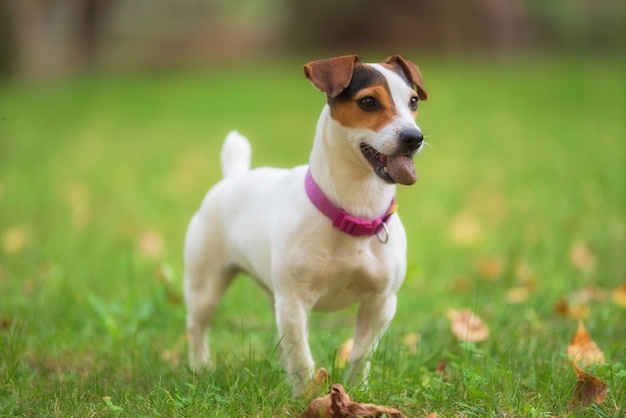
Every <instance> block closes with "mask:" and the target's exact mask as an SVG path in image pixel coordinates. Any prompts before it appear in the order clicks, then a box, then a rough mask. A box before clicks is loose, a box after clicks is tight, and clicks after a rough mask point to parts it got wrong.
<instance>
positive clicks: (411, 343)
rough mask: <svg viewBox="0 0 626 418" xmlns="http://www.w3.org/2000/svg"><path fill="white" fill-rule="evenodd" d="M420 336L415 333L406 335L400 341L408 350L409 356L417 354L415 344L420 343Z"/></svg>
mask: <svg viewBox="0 0 626 418" xmlns="http://www.w3.org/2000/svg"><path fill="white" fill-rule="evenodd" d="M420 338H422V337H421V335H419V334H418V333H417V332H412V333H410V334H407V335H405V336H404V338H403V339H402V343H403V344H404V345H405V346H406V347H407V348H408V349H409V353H410V354H413V355H415V354H417V343H418V342H419V341H420Z"/></svg>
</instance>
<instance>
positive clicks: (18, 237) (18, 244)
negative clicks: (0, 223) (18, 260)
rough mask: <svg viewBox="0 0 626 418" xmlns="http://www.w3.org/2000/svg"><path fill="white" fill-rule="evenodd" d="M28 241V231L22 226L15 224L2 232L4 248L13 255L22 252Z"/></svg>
mask: <svg viewBox="0 0 626 418" xmlns="http://www.w3.org/2000/svg"><path fill="white" fill-rule="evenodd" d="M27 243H28V233H27V232H26V229H24V228H23V227H21V226H15V227H13V228H11V229H8V230H6V231H4V233H3V234H2V249H3V250H4V252H5V253H7V254H9V255H12V254H17V253H19V252H21V251H22V250H23V249H24V247H26V244H27Z"/></svg>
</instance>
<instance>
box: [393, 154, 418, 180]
mask: <svg viewBox="0 0 626 418" xmlns="http://www.w3.org/2000/svg"><path fill="white" fill-rule="evenodd" d="M387 170H388V173H389V176H391V179H392V180H393V181H395V182H396V183H400V184H405V185H407V186H408V185H411V184H414V183H415V182H416V181H417V174H416V173H415V166H414V165H413V158H411V157H408V156H406V155H390V156H388V157H387Z"/></svg>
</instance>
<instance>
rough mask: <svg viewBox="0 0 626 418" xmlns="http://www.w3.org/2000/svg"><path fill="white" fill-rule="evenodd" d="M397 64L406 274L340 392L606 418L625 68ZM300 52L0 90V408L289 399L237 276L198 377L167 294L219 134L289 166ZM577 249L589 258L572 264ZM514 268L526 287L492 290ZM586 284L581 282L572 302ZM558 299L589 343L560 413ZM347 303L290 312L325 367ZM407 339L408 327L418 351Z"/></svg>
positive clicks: (211, 175)
mask: <svg viewBox="0 0 626 418" xmlns="http://www.w3.org/2000/svg"><path fill="white" fill-rule="evenodd" d="M416 61H417V62H418V64H419V65H420V67H421V69H422V72H423V75H424V80H425V83H426V87H427V89H428V90H429V93H430V95H431V99H430V100H429V101H428V102H424V103H421V105H420V116H419V118H418V123H419V124H420V126H421V127H422V128H423V131H424V133H425V134H426V136H427V141H428V143H429V144H430V145H431V146H430V147H429V148H427V149H426V151H425V152H424V153H423V154H421V155H420V156H418V157H417V161H416V166H417V170H418V175H419V179H418V183H417V184H416V185H415V186H413V187H410V188H405V187H403V188H400V189H399V191H398V201H399V203H400V214H401V216H402V218H403V221H404V223H405V226H406V229H407V233H408V239H409V253H408V265H409V268H408V273H407V277H406V281H405V283H404V285H403V287H402V288H401V290H400V293H399V306H398V313H397V316H396V319H395V320H394V322H393V324H392V326H391V328H390V331H389V332H388V334H387V335H386V337H385V338H384V340H383V341H382V342H381V347H380V349H379V350H378V352H377V353H375V354H374V359H373V360H374V366H373V368H372V376H371V379H370V385H369V387H367V388H364V387H355V388H348V389H349V391H350V393H351V396H352V397H353V398H355V399H357V400H360V401H366V402H373V403H378V404H384V405H388V406H393V407H396V408H399V409H401V410H402V411H403V412H404V413H405V414H406V415H407V416H424V415H425V414H426V413H428V412H433V411H436V412H438V413H439V414H440V415H442V416H459V415H460V416H484V415H492V416H562V415H565V414H568V413H572V414H578V413H581V414H587V415H589V416H623V415H624V414H625V413H626V410H625V407H624V405H626V389H625V388H626V340H625V339H624V336H625V335H626V309H624V308H622V307H620V306H618V305H617V304H615V303H613V302H612V300H611V293H610V292H612V291H613V290H614V289H616V288H617V287H618V286H619V285H620V284H621V283H623V282H624V281H626V263H625V261H624V256H625V255H626V187H625V186H626V169H625V167H626V145H624V139H625V138H626V119H625V117H624V115H625V114H626V87H625V83H626V81H625V79H624V68H625V66H624V64H625V62H624V61H618V60H615V59H602V58H598V57H594V58H593V59H592V58H587V57H578V58H576V59H574V58H561V59H556V58H551V59H547V58H536V57H534V58H532V59H531V58H529V57H526V58H524V59H519V60H515V61H504V62H502V61H496V60H484V61H470V62H468V61H464V60H460V59H459V60H446V61H444V60H439V59H430V58H426V59H422V60H416ZM300 65H301V63H300V62H295V61H294V62H283V63H279V64H275V65H274V64H263V63H255V64H254V65H252V64H251V65H249V66H241V67H235V68H220V69H209V70H207V71H195V72H187V73H160V74H147V75H93V76H90V77H85V78H81V79H76V80H72V81H70V82H67V83H65V84H63V85H48V86H38V87H36V86H29V85H24V84H19V83H13V84H8V85H4V86H2V87H1V90H0V91H1V93H0V239H1V241H0V244H1V245H0V415H2V416H63V417H66V416H76V417H79V416H80V417H82V416H118V415H119V416H196V415H207V416H225V417H226V416H229V417H230V416H297V414H298V413H299V412H300V411H301V410H303V409H304V407H305V406H306V405H307V403H308V399H292V398H291V396H290V388H289V386H288V384H287V383H286V381H285V379H284V376H283V374H282V372H281V369H280V364H279V360H278V358H277V355H276V335H275V327H274V322H273V318H272V315H271V311H270V308H269V302H268V301H267V298H266V297H265V296H264V294H263V292H262V291H261V290H259V289H257V287H256V286H255V285H254V284H253V283H251V281H250V280H247V279H245V278H241V279H240V280H238V281H237V282H236V283H235V285H234V286H233V288H232V289H231V290H230V291H229V293H228V294H227V295H226V297H225V299H224V301H223V304H222V305H221V307H220V310H219V312H218V315H217V318H216V321H215V327H214V332H213V333H212V349H213V356H214V360H215V361H216V369H215V371H214V372H213V373H210V374H209V373H207V374H202V375H194V374H192V373H191V372H189V371H188V370H187V368H186V344H185V340H184V315H185V312H184V306H183V304H182V301H181V281H182V274H183V272H182V260H181V259H182V242H183V237H184V232H185V228H186V225H187V222H188V220H189V218H190V217H191V215H192V213H193V212H194V211H195V209H196V208H197V206H198V205H199V203H200V201H201V199H202V197H203V195H204V193H205V192H206V190H207V189H208V188H209V187H210V186H211V184H213V183H214V182H215V181H217V180H218V179H219V176H220V169H219V163H218V153H219V149H220V146H221V142H222V140H223V138H224V137H225V135H226V133H227V132H228V131H229V130H231V129H238V130H240V131H241V132H242V133H243V134H245V135H247V136H248V137H249V138H250V139H251V141H252V143H253V148H254V157H253V164H254V165H255V166H259V165H275V166H292V165H296V164H301V163H305V162H306V161H307V159H308V155H309V151H310V147H311V141H312V135H313V132H314V127H315V122H316V120H317V116H318V113H319V110H320V108H321V106H322V103H323V97H322V95H321V94H320V93H318V92H316V91H314V89H313V88H312V87H311V86H310V84H309V83H308V82H307V81H306V80H304V78H303V77H302V76H301V70H300ZM579 244H582V245H583V246H584V248H586V249H587V250H588V252H589V253H590V255H591V259H590V260H591V261H589V259H588V260H587V261H584V260H583V262H582V263H581V266H580V267H577V266H576V265H575V263H572V261H571V260H570V254H571V251H572V248H573V247H574V246H575V245H579ZM494 266H496V267H495V272H494V271H493V270H494ZM520 266H521V267H520ZM521 268H523V269H524V271H525V273H524V274H523V275H522V274H520V273H519V270H520V269H521ZM490 269H491V272H490ZM524 278H525V279H526V280H527V281H530V282H532V283H534V287H532V288H531V292H530V295H529V297H528V299H526V300H524V301H523V302H521V303H510V302H509V301H508V300H507V292H508V291H509V290H510V289H511V288H514V287H519V286H521V285H522V284H523V283H522V282H521V281H522V279H524ZM529 278H530V279H529ZM589 288H598V289H600V291H598V290H596V291H594V292H593V296H594V297H593V298H592V300H590V301H586V300H582V301H581V295H580V291H581V290H582V289H589ZM601 290H604V291H605V292H604V293H603V292H602V291H601ZM607 292H608V293H607ZM564 298H565V299H567V300H569V301H570V302H571V303H573V304H575V303H581V304H583V305H585V306H586V307H587V308H588V309H589V313H588V316H587V317H586V318H585V325H586V326H587V328H588V330H589V332H590V333H591V336H592V337H593V339H594V340H595V341H596V343H597V344H598V346H599V347H600V348H601V349H602V350H603V351H604V353H605V355H606V358H607V363H606V364H603V365H597V366H593V367H590V368H588V371H589V372H591V373H592V374H594V375H595V376H597V377H599V378H600V379H602V380H603V381H604V382H605V383H606V384H607V385H608V386H609V390H610V391H609V394H608V397H607V400H606V402H604V403H603V404H602V405H596V406H594V407H592V408H591V409H589V410H586V411H583V412H580V411H569V410H568V403H569V400H570V399H571V397H572V394H573V391H574V387H575V385H576V375H575V373H574V371H573V370H572V368H571V367H570V366H569V364H568V361H567V357H566V355H565V348H566V346H567V344H568V342H569V340H570V339H571V337H572V336H573V333H574V330H575V329H576V321H575V320H574V319H572V318H568V317H564V316H559V315H556V314H555V312H554V306H555V304H556V302H557V301H559V300H561V299H564ZM449 308H457V309H459V308H469V309H472V310H473V311H474V312H476V313H477V314H478V315H480V316H481V317H482V318H483V319H484V320H485V321H486V322H487V324H488V325H489V327H490V330H491V335H490V338H489V339H488V340H487V341H485V342H481V343H477V344H475V345H472V344H463V343H459V342H458V341H457V340H456V339H455V337H454V336H453V335H452V333H451V331H450V326H449V322H448V319H447V318H446V311H447V310H448V309H449ZM353 313H354V308H350V309H348V310H346V311H344V312H339V313H336V314H324V315H320V314H315V315H313V316H312V324H311V341H312V349H313V351H314V356H315V358H316V360H317V362H318V364H319V365H320V366H324V367H326V368H328V369H329V370H331V372H332V373H333V376H334V377H335V380H338V381H341V380H342V376H341V371H340V370H339V369H338V368H337V367H336V366H334V357H335V355H336V350H337V347H339V346H340V345H341V344H342V343H343V342H344V341H345V340H346V339H347V338H349V337H350V335H351V326H352V322H353V319H354V318H353ZM408 334H419V335H420V340H419V343H418V348H419V349H418V351H417V353H413V352H412V351H411V349H410V347H408V346H407V345H406V344H405V343H404V342H403V340H404V338H405V336H406V335H408ZM442 362H445V364H446V373H445V375H441V374H440V373H438V372H437V367H438V365H439V364H441V363H442Z"/></svg>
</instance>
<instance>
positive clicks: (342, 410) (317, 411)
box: [299, 383, 404, 418]
mask: <svg viewBox="0 0 626 418" xmlns="http://www.w3.org/2000/svg"><path fill="white" fill-rule="evenodd" d="M382 416H386V417H389V418H403V417H404V414H402V412H400V411H398V410H397V409H393V408H387V407H385V406H380V405H374V404H368V403H359V402H352V401H351V400H350V397H349V396H348V394H347V393H346V391H345V390H344V388H343V386H341V385H340V384H338V383H335V384H333V385H332V386H331V387H330V391H329V393H328V395H326V396H322V397H321V398H317V399H315V400H313V402H311V404H310V405H309V407H308V408H307V409H306V410H304V412H302V413H301V414H300V415H299V418H357V417H359V418H367V417H382Z"/></svg>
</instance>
